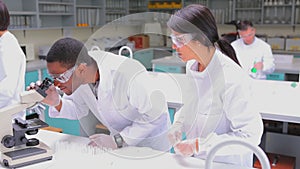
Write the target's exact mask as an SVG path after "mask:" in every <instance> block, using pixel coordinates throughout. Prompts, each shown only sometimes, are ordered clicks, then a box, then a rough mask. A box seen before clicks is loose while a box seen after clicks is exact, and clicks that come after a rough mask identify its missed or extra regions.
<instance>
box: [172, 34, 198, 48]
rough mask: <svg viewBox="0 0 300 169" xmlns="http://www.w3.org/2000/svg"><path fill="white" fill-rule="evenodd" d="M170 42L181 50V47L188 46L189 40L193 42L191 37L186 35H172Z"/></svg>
mask: <svg viewBox="0 0 300 169" xmlns="http://www.w3.org/2000/svg"><path fill="white" fill-rule="evenodd" d="M170 36H171V39H172V42H173V43H174V44H175V45H176V46H177V47H178V48H181V47H182V46H184V45H186V44H188V43H189V42H190V41H191V40H193V38H194V37H193V35H192V34H189V33H186V34H181V35H174V34H171V35H170Z"/></svg>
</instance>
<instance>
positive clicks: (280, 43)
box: [268, 37, 285, 50]
mask: <svg viewBox="0 0 300 169" xmlns="http://www.w3.org/2000/svg"><path fill="white" fill-rule="evenodd" d="M268 44H270V45H271V48H272V49H273V50H284V49H285V38H283V37H269V38H268Z"/></svg>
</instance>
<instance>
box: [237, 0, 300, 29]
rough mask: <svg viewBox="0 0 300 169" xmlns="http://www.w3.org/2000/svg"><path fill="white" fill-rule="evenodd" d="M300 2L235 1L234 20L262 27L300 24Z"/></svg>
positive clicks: (285, 0) (296, 0)
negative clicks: (245, 21)
mask: <svg viewBox="0 0 300 169" xmlns="http://www.w3.org/2000/svg"><path fill="white" fill-rule="evenodd" d="M299 7H300V1H299V0H233V20H251V21H252V22H253V23H254V24H261V25H295V24H298V23H299Z"/></svg>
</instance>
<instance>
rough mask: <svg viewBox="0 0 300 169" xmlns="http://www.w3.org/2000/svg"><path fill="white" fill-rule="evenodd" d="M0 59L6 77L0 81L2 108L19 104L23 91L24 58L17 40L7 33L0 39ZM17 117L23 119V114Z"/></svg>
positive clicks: (0, 105)
mask: <svg viewBox="0 0 300 169" xmlns="http://www.w3.org/2000/svg"><path fill="white" fill-rule="evenodd" d="M0 58H1V59H2V61H3V68H4V71H5V75H6V76H5V78H4V79H3V80H1V81H0V108H3V107H6V106H8V105H12V104H15V103H18V102H20V93H21V92H23V91H24V90H25V68H26V67H25V66H26V57H25V54H24V53H23V51H22V49H21V47H20V45H19V43H18V40H17V39H16V38H15V36H14V35H13V34H11V33H10V32H9V31H7V32H5V33H4V34H3V35H2V36H1V37H0ZM0 70H1V69H0ZM0 74H1V73H0ZM15 117H16V116H15ZM18 117H22V118H24V117H25V112H22V113H20V114H19V115H18Z"/></svg>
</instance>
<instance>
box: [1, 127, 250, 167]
mask: <svg viewBox="0 0 300 169" xmlns="http://www.w3.org/2000/svg"><path fill="white" fill-rule="evenodd" d="M34 137H36V138H39V139H40V141H43V142H44V143H46V144H47V145H48V146H50V147H51V148H52V150H56V148H55V146H57V145H58V144H57V143H58V142H59V141H60V145H59V148H60V149H59V150H56V152H55V153H54V155H53V159H52V160H50V161H45V162H41V163H37V164H33V165H30V166H26V167H22V168H24V169H54V168H55V169H61V168H97V169H98V168H105V169H108V168H111V169H119V168H132V169H134V168H138V169H140V168H143V169H148V168H149V169H150V168H151V169H153V168H172V169H187V168H198V169H201V168H203V169H204V165H205V161H204V160H201V159H197V158H193V157H186V158H184V157H181V156H178V155H175V154H171V153H164V152H159V151H156V150H152V149H150V148H141V147H126V148H122V149H118V150H114V151H109V152H100V153H99V152H98V153H91V150H89V151H90V152H87V151H86V152H84V151H81V150H87V149H84V147H83V146H84V145H86V144H87V143H88V142H89V140H88V138H84V137H78V136H71V135H66V134H62V133H56V132H51V131H45V130H40V131H39V133H38V134H37V135H34ZM67 142H68V144H66V148H64V147H63V146H62V143H67ZM72 144H73V146H72ZM76 145H81V146H77V147H76ZM82 145H83V146H82ZM74 147H76V148H75V149H77V150H74ZM68 148H69V149H68ZM72 148H73V149H72ZM71 149H72V150H71ZM67 150H68V151H67ZM92 154H93V155H92ZM0 168H1V166H0ZM213 168H215V169H220V168H222V169H247V168H243V167H240V166H233V165H229V164H221V163H214V165H213Z"/></svg>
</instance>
